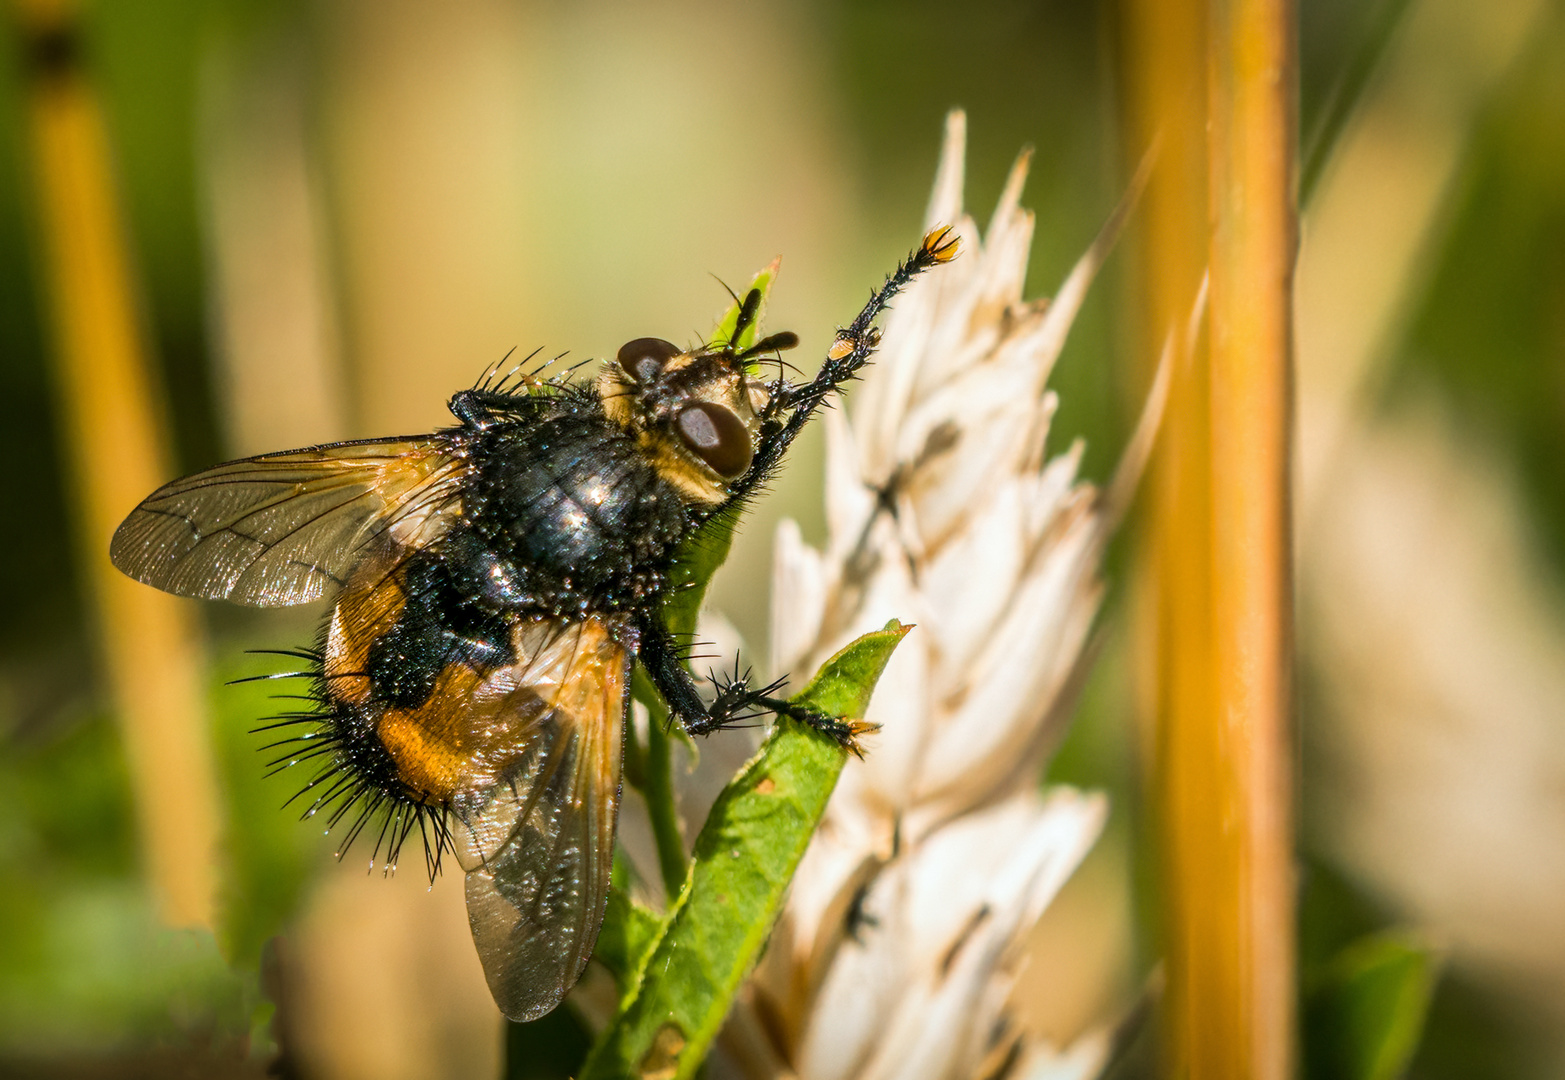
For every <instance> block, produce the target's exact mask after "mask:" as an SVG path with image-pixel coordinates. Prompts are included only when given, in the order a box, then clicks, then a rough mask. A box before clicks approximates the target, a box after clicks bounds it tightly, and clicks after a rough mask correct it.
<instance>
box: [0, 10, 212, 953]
mask: <svg viewBox="0 0 1565 1080" xmlns="http://www.w3.org/2000/svg"><path fill="white" fill-rule="evenodd" d="M16 10H17V15H18V22H19V25H20V27H21V28H22V30H23V32H24V33H25V34H26V35H27V39H28V41H29V44H30V50H29V56H30V60H31V65H30V71H29V86H28V111H29V120H30V126H31V138H32V153H33V161H34V172H35V180H36V187H37V193H36V200H37V201H36V208H37V214H38V218H39V234H40V236H41V239H42V241H43V245H44V260H43V261H44V272H45V275H46V277H45V281H46V285H47V293H48V297H49V302H50V305H51V315H52V318H53V331H54V339H55V360H56V365H55V366H56V374H57V387H58V394H59V408H60V417H61V433H62V435H63V437H64V440H65V447H66V460H67V461H68V463H69V465H70V470H69V475H70V476H71V479H72V485H73V491H72V495H73V497H74V503H75V511H76V526H77V531H78V536H79V550H80V556H81V561H82V566H83V571H82V580H83V582H84V584H85V585H86V586H87V590H88V595H89V596H90V597H91V599H92V601H93V602H94V604H95V605H96V609H97V610H96V614H97V618H98V630H99V638H100V641H101V647H102V656H103V659H104V662H105V664H106V667H107V670H108V674H109V680H110V685H111V688H112V692H113V696H114V702H115V707H116V712H117V713H118V715H119V717H120V720H121V724H122V728H123V736H124V740H125V752H126V757H127V759H128V762H129V766H130V777H131V787H132V792H133V794H134V797H135V802H136V813H137V826H138V829H139V833H140V840H141V846H142V851H143V858H144V860H145V863H146V868H147V876H148V879H149V881H150V883H151V886H152V890H153V894H154V897H155V900H156V902H157V905H158V908H159V911H160V913H161V915H162V917H163V918H164V919H165V920H166V921H167V922H169V923H171V924H174V925H179V926H210V925H211V924H212V918H213V903H214V896H215V890H216V878H217V875H216V870H215V867H216V861H217V854H218V851H217V843H218V834H219V817H218V809H217V795H216V783H215V781H214V777H213V764H212V750H211V747H210V745H209V742H208V738H207V734H206V726H205V703H204V696H203V693H204V691H203V678H202V662H201V654H200V646H199V640H198V636H197V628H196V626H195V624H194V622H193V617H192V613H191V611H190V609H189V608H188V607H186V606H185V604H186V603H188V602H186V601H179V600H176V599H174V598H173V597H170V596H165V595H163V594H161V593H158V592H155V591H154V590H152V589H149V588H147V587H146V586H144V585H139V584H137V583H136V582H134V581H132V580H130V579H129V578H127V577H125V576H124V575H122V574H120V573H119V572H118V571H116V570H114V569H113V567H111V566H110V564H109V557H108V551H109V537H110V536H111V535H112V534H113V532H114V528H115V526H116V525H118V523H119V521H120V519H121V518H122V517H124V515H125V514H126V512H128V511H129V510H130V509H131V508H132V507H133V506H135V505H136V502H137V501H138V500H139V499H140V498H141V497H142V496H143V495H145V494H146V493H147V492H149V491H151V490H153V489H154V488H155V487H157V486H158V485H159V484H161V483H163V482H164V481H166V480H168V479H169V477H170V476H171V472H170V466H169V460H170V455H169V453H168V449H167V445H166V442H167V440H166V434H165V429H164V427H163V425H162V424H160V423H159V419H160V410H159V408H158V401H157V396H156V394H155V392H154V390H153V384H152V380H151V378H150V376H149V372H148V360H147V357H146V355H145V350H144V348H143V339H142V333H141V327H140V325H139V321H138V318H137V306H136V301H135V293H134V289H133V287H132V282H131V271H130V260H129V257H128V255H127V253H126V250H125V245H124V231H123V228H122V225H121V222H120V219H119V214H118V209H117V207H116V205H115V200H114V190H113V182H112V173H111V168H110V158H109V150H108V145H107V139H106V137H105V133H104V127H103V119H102V116H101V114H100V112H99V108H98V103H97V101H96V99H95V98H94V96H93V92H92V89H91V87H90V86H89V84H88V82H87V80H86V78H85V77H84V75H83V72H82V69H81V66H80V61H79V57H78V55H77V50H76V48H75V38H76V23H75V18H74V16H75V12H74V10H73V9H72V6H71V5H70V4H68V3H64V2H51V0H19V2H18V4H17V9H16Z"/></svg>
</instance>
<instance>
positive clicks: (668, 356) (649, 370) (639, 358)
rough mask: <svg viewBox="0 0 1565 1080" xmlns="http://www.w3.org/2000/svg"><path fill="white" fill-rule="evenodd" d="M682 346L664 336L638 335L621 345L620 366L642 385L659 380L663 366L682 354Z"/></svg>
mask: <svg viewBox="0 0 1565 1080" xmlns="http://www.w3.org/2000/svg"><path fill="white" fill-rule="evenodd" d="M680 351H681V350H680V348H679V346H678V345H675V344H674V343H673V342H672V341H664V340H663V339H662V338H655V337H638V338H636V339H635V340H634V341H627V342H625V344H623V345H621V346H620V347H619V356H618V360H619V366H620V367H622V368H624V369H625V370H626V371H627V372H629V374H630V377H631V378H633V379H635V380H636V382H638V383H640V384H641V385H642V386H646V385H648V384H650V383H653V382H655V381H657V377H658V376H659V375H661V374H663V368H664V367H665V366H666V365H667V364H668V362H669V361H670V360H672V359H674V357H676V356H678V355H679V354H680Z"/></svg>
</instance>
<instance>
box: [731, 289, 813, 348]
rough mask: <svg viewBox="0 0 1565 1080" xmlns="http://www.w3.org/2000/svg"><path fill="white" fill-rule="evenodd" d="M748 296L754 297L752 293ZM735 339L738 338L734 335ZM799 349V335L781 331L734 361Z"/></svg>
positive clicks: (756, 344)
mask: <svg viewBox="0 0 1565 1080" xmlns="http://www.w3.org/2000/svg"><path fill="white" fill-rule="evenodd" d="M750 295H752V296H754V295H755V294H754V293H751V294H750ZM734 336H735V337H737V336H738V334H737V333H736V334H735V335H734ZM798 347H799V335H798V334H795V333H794V332H793V331H792V330H783V331H780V332H778V333H775V334H771V335H769V336H767V337H764V338H762V339H761V340H760V341H757V342H756V343H755V344H754V345H751V346H750V347H749V348H748V349H746V350H745V351H744V352H742V353H740V354H739V355H738V356H736V357H734V359H735V360H748V359H750V358H751V357H752V356H761V355H762V354H764V353H771V352H782V351H783V350H785V349H797V348H798Z"/></svg>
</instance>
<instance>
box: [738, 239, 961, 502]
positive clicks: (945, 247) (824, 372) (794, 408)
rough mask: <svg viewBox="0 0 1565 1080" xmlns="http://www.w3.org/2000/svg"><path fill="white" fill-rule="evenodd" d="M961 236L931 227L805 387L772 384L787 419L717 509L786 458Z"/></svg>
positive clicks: (774, 423) (776, 405)
mask: <svg viewBox="0 0 1565 1080" xmlns="http://www.w3.org/2000/svg"><path fill="white" fill-rule="evenodd" d="M957 247H958V238H957V236H956V234H955V233H954V232H953V231H952V229H951V227H950V226H942V227H940V228H938V229H933V230H931V231H930V232H929V233H928V234H927V235H926V236H925V237H924V242H923V243H922V244H920V245H919V246H918V250H916V251H914V252H913V254H911V255H909V256H908V257H907V259H906V260H905V261H904V262H903V263H902V265H900V266H898V267H897V268H896V270H894V271H893V272H892V273H891V275H890V276H889V277H887V278H886V282H885V284H884V285H882V286H881V287H880V288H879V289H877V290H875V292H874V293H873V294H872V295H871V296H870V298H869V303H867V304H865V305H864V308H863V310H861V311H860V312H859V313H858V315H857V316H856V317H855V318H854V320H853V321H852V322H851V323H849V324H848V325H847V326H845V327H843V328H842V329H840V330H838V331H837V337H836V340H834V341H833V342H832V343H831V348H829V349H827V350H826V359H825V361H824V362H822V364H821V368H820V371H819V372H818V373H817V374H816V376H815V378H813V379H811V380H810V381H809V382H807V383H805V384H803V385H802V386H791V385H789V384H787V383H784V382H783V381H782V380H778V381H777V383H774V384H773V386H774V387H775V389H774V390H773V402H772V405H771V406H770V407H769V408H768V410H767V412H768V414H769V415H774V414H778V413H782V412H787V413H788V414H789V415H788V419H787V420H785V421H784V420H779V419H775V418H772V419H769V420H768V421H767V427H766V429H765V430H764V431H763V434H762V436H761V440H760V444H759V445H758V446H757V447H756V452H755V459H754V461H753V462H752V463H751V465H750V471H749V472H747V473H745V474H744V476H742V477H740V478H739V479H738V480H736V481H735V482H734V483H733V484H732V486H731V487H730V488H729V497H728V499H727V500H726V501H725V502H724V504H723V506H722V507H720V508H718V510H717V511H716V512H717V513H721V512H722V511H723V510H725V509H727V508H729V507H732V506H736V505H739V504H740V503H741V502H742V501H743V500H744V499H746V498H748V497H749V496H750V495H751V494H752V493H754V492H755V491H756V490H757V489H758V488H759V487H760V486H761V485H763V484H765V483H766V481H767V479H768V478H769V477H770V476H771V474H772V473H773V472H775V471H776V469H777V466H778V465H779V464H780V463H781V462H782V459H783V455H784V454H786V453H787V452H788V448H789V447H790V446H791V445H793V440H794V439H796V438H798V436H799V433H800V432H801V431H803V430H804V426H805V425H806V424H808V423H809V422H810V417H811V416H813V415H814V413H815V410H816V409H817V408H819V407H820V405H821V403H822V402H824V401H825V400H826V399H827V398H829V397H830V396H831V395H832V394H834V393H836V392H837V391H838V390H840V389H841V388H842V386H843V384H844V383H847V382H850V381H851V380H853V379H854V378H856V377H857V375H858V371H859V369H860V368H862V367H863V366H864V365H865V364H867V363H868V362H869V358H870V357H871V356H873V355H874V353H875V349H876V347H877V346H878V345H879V344H880V330H879V329H878V328H877V327H876V326H875V320H876V319H878V318H879V317H880V314H881V312H883V311H885V309H886V307H887V305H888V304H890V303H891V299H892V297H894V296H896V295H897V293H899V292H901V291H902V290H903V289H904V288H906V287H907V285H908V283H909V282H911V281H912V280H913V279H914V278H916V277H918V275H920V274H922V273H923V272H924V271H925V270H929V269H931V268H933V267H936V266H939V265H940V264H941V263H947V262H950V261H951V260H952V259H954V258H956V254H957Z"/></svg>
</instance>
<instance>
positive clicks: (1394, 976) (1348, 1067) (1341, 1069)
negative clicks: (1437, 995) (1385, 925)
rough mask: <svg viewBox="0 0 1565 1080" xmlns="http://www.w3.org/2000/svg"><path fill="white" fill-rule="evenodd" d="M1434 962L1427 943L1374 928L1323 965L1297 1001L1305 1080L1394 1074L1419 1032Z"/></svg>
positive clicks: (1382, 1078)
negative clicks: (1302, 1000) (1301, 1017)
mask: <svg viewBox="0 0 1565 1080" xmlns="http://www.w3.org/2000/svg"><path fill="white" fill-rule="evenodd" d="M1438 968H1439V962H1438V959H1437V958H1436V956H1435V955H1434V953H1433V951H1432V950H1430V949H1429V948H1428V947H1427V946H1426V945H1424V944H1422V943H1420V942H1418V941H1416V940H1413V939H1410V938H1407V937H1405V936H1399V935H1395V934H1375V935H1371V936H1370V937H1366V938H1361V939H1359V940H1358V941H1356V942H1354V943H1353V944H1352V945H1349V946H1348V947H1347V948H1346V949H1344V950H1343V951H1342V952H1341V953H1339V954H1338V955H1337V957H1336V958H1335V959H1334V960H1332V962H1331V963H1330V964H1329V965H1328V966H1327V968H1326V970H1325V972H1324V973H1323V974H1322V976H1321V978H1320V980H1319V981H1318V982H1316V984H1315V985H1314V986H1313V987H1311V988H1310V989H1309V991H1308V993H1307V994H1306V997H1305V1003H1304V1066H1305V1067H1304V1074H1305V1076H1306V1077H1307V1078H1309V1080H1327V1078H1330V1080H1396V1078H1397V1077H1399V1076H1401V1075H1402V1074H1403V1073H1405V1072H1406V1071H1407V1067H1408V1065H1409V1064H1410V1063H1411V1062H1412V1059H1413V1052H1414V1051H1415V1050H1416V1049H1417V1048H1418V1043H1419V1038H1420V1036H1421V1035H1422V1034H1423V1030H1424V1021H1425V1019H1426V1017H1427V1016H1428V1013H1429V1003H1430V999H1431V998H1432V996H1433V994H1434V987H1435V981H1436V977H1437V975H1438Z"/></svg>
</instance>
